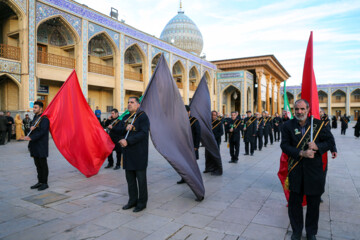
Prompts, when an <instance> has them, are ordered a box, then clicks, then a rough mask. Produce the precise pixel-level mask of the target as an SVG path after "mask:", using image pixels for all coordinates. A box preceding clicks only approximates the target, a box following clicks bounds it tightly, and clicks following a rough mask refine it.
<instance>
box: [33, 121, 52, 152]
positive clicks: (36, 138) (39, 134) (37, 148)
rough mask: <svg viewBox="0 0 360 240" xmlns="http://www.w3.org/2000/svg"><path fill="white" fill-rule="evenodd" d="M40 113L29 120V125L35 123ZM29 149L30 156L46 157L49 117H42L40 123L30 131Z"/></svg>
mask: <svg viewBox="0 0 360 240" xmlns="http://www.w3.org/2000/svg"><path fill="white" fill-rule="evenodd" d="M39 117H40V115H36V116H35V117H34V119H33V120H32V122H31V126H33V125H34V124H35V123H36V120H37V119H38V118H39ZM30 138H31V141H30V142H29V149H30V155H31V157H36V158H47V157H48V156H49V119H48V118H47V117H43V118H42V119H41V120H40V124H39V125H38V126H37V127H36V128H35V129H34V130H33V131H32V132H31V134H30Z"/></svg>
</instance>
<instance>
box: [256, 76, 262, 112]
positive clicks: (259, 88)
mask: <svg viewBox="0 0 360 240" xmlns="http://www.w3.org/2000/svg"><path fill="white" fill-rule="evenodd" d="M262 75H263V72H262V71H259V72H256V78H257V79H256V81H257V112H259V113H261V112H262V102H261V78H262Z"/></svg>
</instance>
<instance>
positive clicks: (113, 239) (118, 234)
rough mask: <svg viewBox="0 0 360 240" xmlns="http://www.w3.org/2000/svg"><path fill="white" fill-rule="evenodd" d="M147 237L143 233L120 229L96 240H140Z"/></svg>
mask: <svg viewBox="0 0 360 240" xmlns="http://www.w3.org/2000/svg"><path fill="white" fill-rule="evenodd" d="M146 235H148V234H147V233H144V232H139V231H135V230H132V229H129V228H124V227H120V228H117V229H115V230H113V231H111V232H108V233H105V234H104V235H102V236H100V237H99V238H97V240H119V239H126V240H142V239H144V238H145V237H146Z"/></svg>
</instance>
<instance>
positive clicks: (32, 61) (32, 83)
mask: <svg viewBox="0 0 360 240" xmlns="http://www.w3.org/2000/svg"><path fill="white" fill-rule="evenodd" d="M28 3H29V79H28V83H29V84H28V87H29V88H28V89H29V99H28V100H29V101H28V103H29V104H28V106H26V108H33V105H34V101H35V96H36V92H35V89H36V75H35V70H36V46H35V43H36V39H35V37H36V31H35V27H36V26H35V0H29V1H28Z"/></svg>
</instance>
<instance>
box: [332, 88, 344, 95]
mask: <svg viewBox="0 0 360 240" xmlns="http://www.w3.org/2000/svg"><path fill="white" fill-rule="evenodd" d="M331 95H332V96H336V95H342V96H346V92H345V91H343V90H341V89H337V90H335V91H334V92H333V93H332V94H331Z"/></svg>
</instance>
